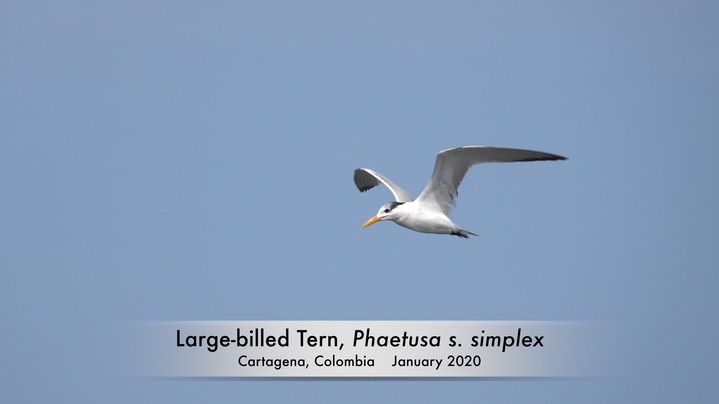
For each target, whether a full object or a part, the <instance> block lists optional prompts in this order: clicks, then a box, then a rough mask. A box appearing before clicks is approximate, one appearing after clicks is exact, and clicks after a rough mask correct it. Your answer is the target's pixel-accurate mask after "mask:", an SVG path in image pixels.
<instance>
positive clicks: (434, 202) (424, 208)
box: [354, 146, 567, 238]
mask: <svg viewBox="0 0 719 404" xmlns="http://www.w3.org/2000/svg"><path fill="white" fill-rule="evenodd" d="M566 159H567V158H566V157H563V156H559V155H557V154H550V153H544V152H541V151H534V150H522V149H508V148H504V147H487V146H464V147H455V148H452V149H447V150H442V151H441V152H439V153H438V154H437V161H436V162H435V163H434V171H433V172H432V177H431V178H430V179H429V182H428V183H427V185H426V186H425V187H424V190H423V191H422V193H421V194H419V197H418V198H417V199H414V198H413V197H412V195H411V194H410V193H409V192H407V191H405V190H404V189H402V187H400V186H399V185H397V184H395V183H394V182H392V181H391V180H390V179H389V178H387V177H385V176H384V175H382V174H380V173H378V172H376V171H374V170H370V169H369V168H358V169H356V170H355V173H354V182H355V185H357V188H358V189H359V190H360V192H365V191H367V190H369V189H371V188H374V187H375V186H377V185H379V184H384V185H386V186H387V188H389V190H390V191H392V194H393V195H394V199H395V200H394V201H393V202H389V203H386V204H384V205H382V207H381V208H380V209H379V211H378V212H377V214H376V215H375V216H372V217H371V218H370V219H369V220H367V221H366V222H365V223H364V224H363V225H362V227H361V228H362V229H364V228H365V227H367V226H369V225H371V224H373V223H376V222H378V221H381V220H391V221H393V222H395V223H397V224H398V225H400V226H403V227H406V228H408V229H411V230H414V231H418V232H422V233H436V234H451V235H453V236H459V237H464V238H469V236H470V235H473V236H476V234H474V233H472V232H470V231H467V230H464V229H461V228H460V227H459V226H457V225H456V224H454V222H452V220H451V219H450V218H449V216H450V214H451V213H452V208H453V207H454V206H455V200H456V199H457V188H459V184H460V182H462V178H464V175H465V174H466V173H467V170H469V168H470V167H472V166H473V165H475V164H479V163H507V162H515V161H539V160H566Z"/></svg>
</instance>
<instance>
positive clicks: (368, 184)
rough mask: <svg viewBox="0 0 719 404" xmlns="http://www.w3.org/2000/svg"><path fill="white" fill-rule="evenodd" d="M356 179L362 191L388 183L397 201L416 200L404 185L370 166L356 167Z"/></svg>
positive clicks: (356, 183)
mask: <svg viewBox="0 0 719 404" xmlns="http://www.w3.org/2000/svg"><path fill="white" fill-rule="evenodd" d="M354 180H355V185H357V189H359V190H360V192H364V191H367V190H368V189H372V188H374V187H375V186H377V185H379V184H380V183H382V184H384V185H386V186H387V188H389V190H390V191H392V195H394V199H395V200H396V201H397V202H411V201H413V200H414V198H412V195H411V194H410V193H409V192H407V191H405V190H404V189H402V187H400V186H399V185H397V184H395V183H394V182H392V180H390V179H389V178H387V177H385V176H384V175H382V174H380V173H378V172H377V171H374V170H370V169H369V168H358V169H356V170H355V175H354Z"/></svg>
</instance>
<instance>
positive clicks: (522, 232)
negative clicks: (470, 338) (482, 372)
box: [0, 1, 719, 403]
mask: <svg viewBox="0 0 719 404" xmlns="http://www.w3.org/2000/svg"><path fill="white" fill-rule="evenodd" d="M718 27H719V5H718V4H717V2H714V1H593V2H589V1H551V2H550V1H542V2H539V1H493V2H486V1H449V2H444V1H443V2H440V1H436V2H429V1H368V2H351V1H323V2H318V1H309V2H281V1H253V2H248V1H202V2H200V1H197V2H178V1H151V2H147V1H129V2H126V1H122V2H108V1H63V2H55V1H2V2H0V55H1V56H0V189H1V192H2V193H1V199H0V207H1V209H0V266H1V270H2V272H1V273H2V281H1V282H0V315H1V316H2V318H1V319H2V324H3V325H2V332H0V344H1V347H0V354H1V362H2V366H1V367H0V368H1V369H2V375H1V376H2V377H0V401H2V402H59V401H72V402H227V401H243V402H245V401H248V402H249V401H255V402H257V401H265V402H271V401H289V400H292V401H295V402H302V401H308V402H317V401H324V400H327V401H336V402H362V403H364V402H382V401H393V402H397V401H408V402H421V401H440V400H441V401H443V402H447V401H460V400H461V401H483V402H514V401H523V402H551V403H557V402H572V403H575V402H618V401H623V400H626V401H627V402H637V401H643V402H657V401H664V402H710V401H713V400H715V399H716V397H717V396H719V388H718V387H717V383H716V376H717V374H719V366H718V365H717V362H716V360H717V358H718V357H719V348H718V345H717V343H716V328H717V320H716V317H717V308H719V298H718V297H717V284H718V283H719V275H718V271H717V270H718V269H719V259H718V254H717V247H716V242H717V236H716V231H717V228H719V215H718V214H717V210H716V209H717V206H719V197H718V191H719V179H717V174H719V164H717V158H716V155H717V150H719V73H718V72H719V41H718V40H717V39H718V38H719V28H718ZM469 144H475V145H492V146H508V147H520V148H530V149H537V150H543V151H547V152H552V153H558V154H562V155H565V156H567V157H569V160H567V161H564V162H538V163H517V164H503V165H500V164H495V165H485V166H479V167H476V168H475V169H473V170H472V171H470V173H469V174H468V175H467V177H466V179H465V181H464V183H463V184H462V187H461V189H460V198H459V201H458V202H459V203H458V207H457V209H456V210H455V213H454V219H455V221H456V222H457V223H458V224H459V225H460V226H462V227H463V228H465V229H468V230H470V231H473V232H475V233H478V234H480V237H476V238H472V239H469V240H463V239H459V238H457V237H449V236H439V235H426V234H419V233H414V232H411V231H409V230H406V229H404V228H401V227H399V226H397V225H395V224H393V223H378V224H375V225H374V226H372V227H369V228H367V229H364V230H360V229H359V226H360V225H361V224H362V223H363V222H364V221H365V220H366V219H367V218H369V217H370V216H371V215H373V214H374V213H376V211H377V209H378V207H379V206H380V205H381V204H382V203H384V202H387V201H389V200H390V199H391V194H390V193H389V192H388V191H387V190H385V189H376V190H372V191H371V192H368V193H366V194H360V193H359V192H357V190H356V189H355V187H354V184H353V183H352V172H353V170H354V169H355V168H356V167H370V168H374V169H376V170H378V171H380V172H381V173H383V174H385V175H387V176H389V177H390V178H392V179H393V180H394V181H396V182H397V183H399V184H400V185H402V186H403V187H405V188H406V189H407V190H408V191H410V192H413V193H414V194H418V193H419V191H420V190H421V189H422V187H423V186H424V184H425V182H426V180H427V179H428V178H429V175H430V173H431V169H432V165H433V162H434V156H435V154H436V153H437V152H438V151H439V150H442V149H444V148H448V147H452V146H460V145H469ZM282 319H287V320H334V319H337V320H353V319H366V320H384V319H392V320H442V319H452V320H603V321H607V322H608V323H610V324H611V325H612V327H613V330H614V331H613V335H614V336H615V337H616V341H615V343H616V345H617V346H616V347H615V348H614V349H611V350H608V352H607V356H608V357H609V359H610V360H611V362H612V363H613V365H614V369H613V371H612V374H611V377H609V378H607V379H602V380H566V379H560V380H551V379H550V380H483V379H480V380H477V379H473V380H399V381H397V380H350V381H342V380H311V381H297V380H283V381H267V380H263V381H252V380H242V379H222V380H149V381H148V380H135V379H127V378H124V377H122V376H121V375H118V374H117V373H118V372H116V371H115V368H116V364H117V362H118V361H119V360H120V359H122V358H121V357H122V355H123V353H122V352H123V351H122V350H121V349H120V348H119V346H122V345H123V343H124V342H125V341H124V339H123V337H122V332H121V330H122V325H121V324H122V323H123V322H125V321H135V320H282Z"/></svg>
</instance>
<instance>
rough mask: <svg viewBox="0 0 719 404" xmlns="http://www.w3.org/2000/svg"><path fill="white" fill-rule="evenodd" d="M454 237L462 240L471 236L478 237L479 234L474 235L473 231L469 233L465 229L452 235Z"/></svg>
mask: <svg viewBox="0 0 719 404" xmlns="http://www.w3.org/2000/svg"><path fill="white" fill-rule="evenodd" d="M451 234H452V235H453V236H458V237H462V238H469V236H477V234H474V233H472V232H471V231H467V230H464V229H459V230H457V231H455V232H452V233H451Z"/></svg>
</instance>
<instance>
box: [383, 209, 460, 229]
mask: <svg viewBox="0 0 719 404" xmlns="http://www.w3.org/2000/svg"><path fill="white" fill-rule="evenodd" d="M396 223H397V224H399V225H400V226H403V227H406V228H408V229H412V230H414V231H418V232H422V233H437V234H451V233H452V232H453V231H455V230H456V228H457V226H456V225H455V224H454V223H453V222H452V221H451V220H450V219H449V218H448V217H447V216H445V215H444V214H441V213H432V214H429V213H427V212H425V213H423V214H422V215H415V216H413V217H408V218H403V219H402V220H397V221H396Z"/></svg>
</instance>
